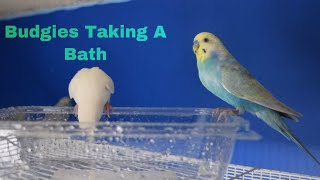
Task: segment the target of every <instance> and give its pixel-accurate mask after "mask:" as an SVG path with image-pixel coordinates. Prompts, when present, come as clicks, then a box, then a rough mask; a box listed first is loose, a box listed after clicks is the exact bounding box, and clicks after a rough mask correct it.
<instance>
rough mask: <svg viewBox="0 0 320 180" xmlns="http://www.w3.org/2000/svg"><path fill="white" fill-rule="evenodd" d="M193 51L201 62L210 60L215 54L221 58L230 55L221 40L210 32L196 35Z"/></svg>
mask: <svg viewBox="0 0 320 180" xmlns="http://www.w3.org/2000/svg"><path fill="white" fill-rule="evenodd" d="M192 49H193V52H194V54H195V55H196V57H197V61H201V62H203V61H205V60H207V59H210V57H212V56H213V55H214V54H215V53H216V54H217V55H219V56H221V57H222V56H226V55H227V54H228V51H227V49H226V48H225V47H224V45H223V44H222V42H221V41H220V39H219V38H218V37H217V36H215V35H213V34H212V33H209V32H202V33H199V34H198V35H196V37H195V38H194V40H193V46H192Z"/></svg>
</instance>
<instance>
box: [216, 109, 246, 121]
mask: <svg viewBox="0 0 320 180" xmlns="http://www.w3.org/2000/svg"><path fill="white" fill-rule="evenodd" d="M240 113H241V112H240V110H238V109H232V108H215V109H213V111H212V115H213V116H218V119H217V121H221V120H223V119H225V117H226V116H236V115H239V114H240Z"/></svg>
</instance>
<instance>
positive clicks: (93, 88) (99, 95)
mask: <svg viewBox="0 0 320 180" xmlns="http://www.w3.org/2000/svg"><path fill="white" fill-rule="evenodd" d="M113 93H114V84H113V81H112V79H111V78H110V77H109V76H108V75H107V74H106V73H105V72H103V71H102V70H101V69H99V68H98V67H93V68H91V69H88V68H83V69H81V70H79V71H78V72H77V73H76V75H74V77H73V78H72V79H71V81H70V83H69V96H70V98H71V99H72V98H73V99H74V100H75V102H76V103H77V105H76V106H75V113H76V114H77V115H78V119H79V122H80V127H81V128H94V127H95V126H96V125H97V123H98V122H99V120H100V118H101V115H102V113H103V111H104V110H105V111H106V113H107V114H108V115H109V111H110V108H111V106H110V104H109V102H110V96H111V94H113Z"/></svg>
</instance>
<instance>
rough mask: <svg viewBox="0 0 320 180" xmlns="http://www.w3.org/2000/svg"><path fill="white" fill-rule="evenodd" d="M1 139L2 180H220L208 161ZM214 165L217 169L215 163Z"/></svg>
mask: <svg viewBox="0 0 320 180" xmlns="http://www.w3.org/2000/svg"><path fill="white" fill-rule="evenodd" d="M0 138H1V139H0V179H1V180H2V179H3V180H6V179H41V180H45V179H61V178H62V177H61V176H59V177H57V174H61V173H62V174H63V173H66V172H73V173H74V172H76V173H77V174H79V173H80V174H81V173H83V175H82V177H86V176H85V175H86V174H88V173H91V174H92V172H100V174H101V173H102V174H103V172H112V173H116V174H121V175H123V174H125V172H135V173H136V172H137V173H139V172H169V173H171V174H172V173H173V174H174V175H175V177H174V178H172V177H171V178H170V177H168V178H165V179H169V180H171V179H217V178H215V177H214V176H212V174H211V176H210V178H208V176H205V174H203V172H205V170H203V166H202V165H203V163H204V162H203V161H200V160H197V159H191V158H186V157H181V156H174V155H168V154H162V153H156V152H149V151H143V150H138V149H129V148H127V147H125V146H115V145H110V144H104V143H102V142H101V143H100V144H99V143H98V144H97V143H88V142H84V141H80V140H70V139H69V140H65V139H60V140H43V139H33V140H30V138H29V139H23V138H22V139H20V138H16V137H13V136H9V137H3V136H2V137H0ZM19 142H23V143H19ZM21 144H23V145H21ZM212 166H213V167H214V166H215V165H214V163H213V164H212ZM213 169H214V168H213ZM251 169H252V167H245V166H239V165H229V168H228V170H227V173H226V175H225V179H226V180H231V179H233V178H235V177H237V176H238V175H241V174H243V173H244V172H246V171H249V170H251ZM104 175H105V174H104ZM163 175H166V174H163ZM121 177H122V176H121ZM144 177H146V176H144ZM161 177H162V178H161ZM163 177H165V176H159V178H158V179H164V178H163ZM121 179H126V178H125V177H123V178H121ZM127 179H130V177H128V178H127ZM141 179H148V178H141ZM153 179H154V178H153ZM235 179H243V180H259V179H262V180H320V178H319V177H312V176H306V175H299V174H292V173H286V172H280V171H272V170H266V169H258V170H255V171H252V172H250V173H248V174H245V175H243V176H241V177H238V178H235Z"/></svg>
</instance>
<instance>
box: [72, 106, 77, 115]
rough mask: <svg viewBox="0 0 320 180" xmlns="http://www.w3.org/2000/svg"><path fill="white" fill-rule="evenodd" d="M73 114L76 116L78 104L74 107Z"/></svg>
mask: <svg viewBox="0 0 320 180" xmlns="http://www.w3.org/2000/svg"><path fill="white" fill-rule="evenodd" d="M73 112H74V114H75V115H78V104H76V105H75V106H74V109H73Z"/></svg>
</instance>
